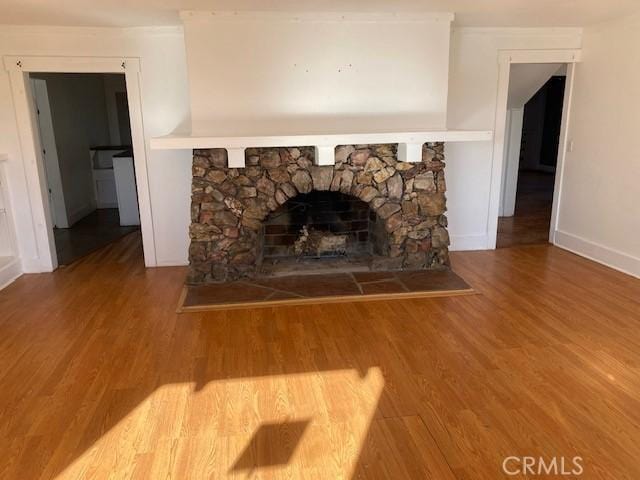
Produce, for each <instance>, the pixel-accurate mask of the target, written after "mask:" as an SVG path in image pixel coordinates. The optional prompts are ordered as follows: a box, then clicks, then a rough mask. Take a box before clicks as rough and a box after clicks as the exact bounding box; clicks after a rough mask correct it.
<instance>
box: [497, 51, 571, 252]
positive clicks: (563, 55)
mask: <svg viewBox="0 0 640 480" xmlns="http://www.w3.org/2000/svg"><path fill="white" fill-rule="evenodd" d="M580 56H581V50H579V49H567V50H500V51H499V52H498V68H499V70H498V71H499V73H498V98H497V102H496V117H495V128H494V136H493V155H492V160H491V189H490V196H489V218H488V225H487V247H488V248H490V249H493V248H496V240H497V236H498V216H499V214H500V195H501V192H502V181H503V176H502V169H503V162H504V148H505V135H506V122H507V101H508V98H509V77H510V73H511V65H512V64H515V63H566V64H567V65H568V67H567V82H566V86H565V94H564V102H563V109H562V124H561V128H560V143H559V146H558V164H557V166H556V180H555V188H554V192H553V207H552V213H551V226H550V230H549V232H550V233H549V241H551V242H553V241H554V235H553V233H554V232H555V231H556V228H557V222H558V210H559V208H560V199H561V191H560V190H561V187H562V177H563V175H564V159H565V156H566V153H567V138H568V137H567V134H568V128H569V114H570V108H571V98H572V95H573V79H574V76H575V64H576V63H577V62H579V61H580Z"/></svg>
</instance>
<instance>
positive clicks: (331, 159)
mask: <svg viewBox="0 0 640 480" xmlns="http://www.w3.org/2000/svg"><path fill="white" fill-rule="evenodd" d="M335 152H336V146H335V145H316V165H319V166H324V165H335V164H336V154H335Z"/></svg>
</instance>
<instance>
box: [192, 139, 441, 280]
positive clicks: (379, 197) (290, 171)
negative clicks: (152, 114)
mask: <svg viewBox="0 0 640 480" xmlns="http://www.w3.org/2000/svg"><path fill="white" fill-rule="evenodd" d="M313 155H314V150H313V148H312V147H294V148H260V149H248V150H247V152H246V166H245V168H241V169H238V168H228V167H227V159H226V152H225V150H224V149H206V150H194V160H193V183H192V204H191V220H192V223H191V227H190V237H191V246H190V249H189V260H190V275H189V281H190V282H192V283H202V282H211V281H230V280H236V279H239V278H242V277H247V276H253V275H256V274H257V260H258V258H259V257H260V252H259V251H258V249H259V248H260V245H259V231H260V229H261V227H262V225H263V221H264V219H265V218H266V217H267V215H269V213H270V212H273V211H275V210H276V209H277V208H278V207H279V206H280V205H282V204H284V203H285V202H286V201H287V200H289V199H290V198H293V197H295V196H296V195H298V194H299V193H303V194H304V193H308V192H311V191H312V190H320V191H327V190H328V191H337V192H342V193H344V194H349V195H353V196H355V197H357V198H359V199H361V200H363V201H364V202H366V203H368V204H369V206H370V208H371V209H372V210H373V211H375V212H376V214H377V215H378V216H379V217H380V218H381V219H382V220H383V221H384V226H385V230H386V232H387V235H388V240H389V245H390V247H389V251H388V257H389V261H388V262H384V263H382V265H385V268H388V269H425V268H441V267H443V266H446V265H448V244H449V236H448V233H447V230H446V227H447V220H446V217H445V215H444V212H445V210H446V208H445V189H446V186H445V180H444V149H443V144H442V143H429V144H425V145H424V147H423V159H422V162H420V163H406V162H400V161H398V160H397V149H396V146H395V145H392V144H384V145H358V146H355V145H345V146H340V147H338V148H337V149H336V163H335V165H331V166H317V165H314V162H313V160H314V159H313Z"/></svg>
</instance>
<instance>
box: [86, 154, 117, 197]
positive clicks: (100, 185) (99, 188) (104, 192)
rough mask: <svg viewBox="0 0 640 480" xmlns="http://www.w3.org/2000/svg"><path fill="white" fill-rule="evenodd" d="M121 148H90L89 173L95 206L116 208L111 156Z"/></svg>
mask: <svg viewBox="0 0 640 480" xmlns="http://www.w3.org/2000/svg"><path fill="white" fill-rule="evenodd" d="M121 151H122V149H114V150H109V149H103V148H101V149H92V150H91V173H92V174H93V191H94V193H95V196H96V207H97V208H116V207H117V206H118V198H117V194H116V180H115V177H114V175H113V156H114V155H115V154H116V153H118V152H121Z"/></svg>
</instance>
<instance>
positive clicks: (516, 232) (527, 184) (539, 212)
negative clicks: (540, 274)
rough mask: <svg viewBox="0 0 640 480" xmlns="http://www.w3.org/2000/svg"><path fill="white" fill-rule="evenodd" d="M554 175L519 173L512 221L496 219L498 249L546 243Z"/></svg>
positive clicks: (507, 218)
mask: <svg viewBox="0 0 640 480" xmlns="http://www.w3.org/2000/svg"><path fill="white" fill-rule="evenodd" d="M554 182H555V174H553V173H545V172H535V171H527V170H523V171H520V173H519V175H518V189H517V192H518V193H517V196H516V208H515V212H514V215H513V216H512V217H500V218H499V219H498V238H497V246H498V248H506V247H514V246H517V245H534V244H547V243H549V228H550V225H551V210H552V207H553V189H554Z"/></svg>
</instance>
